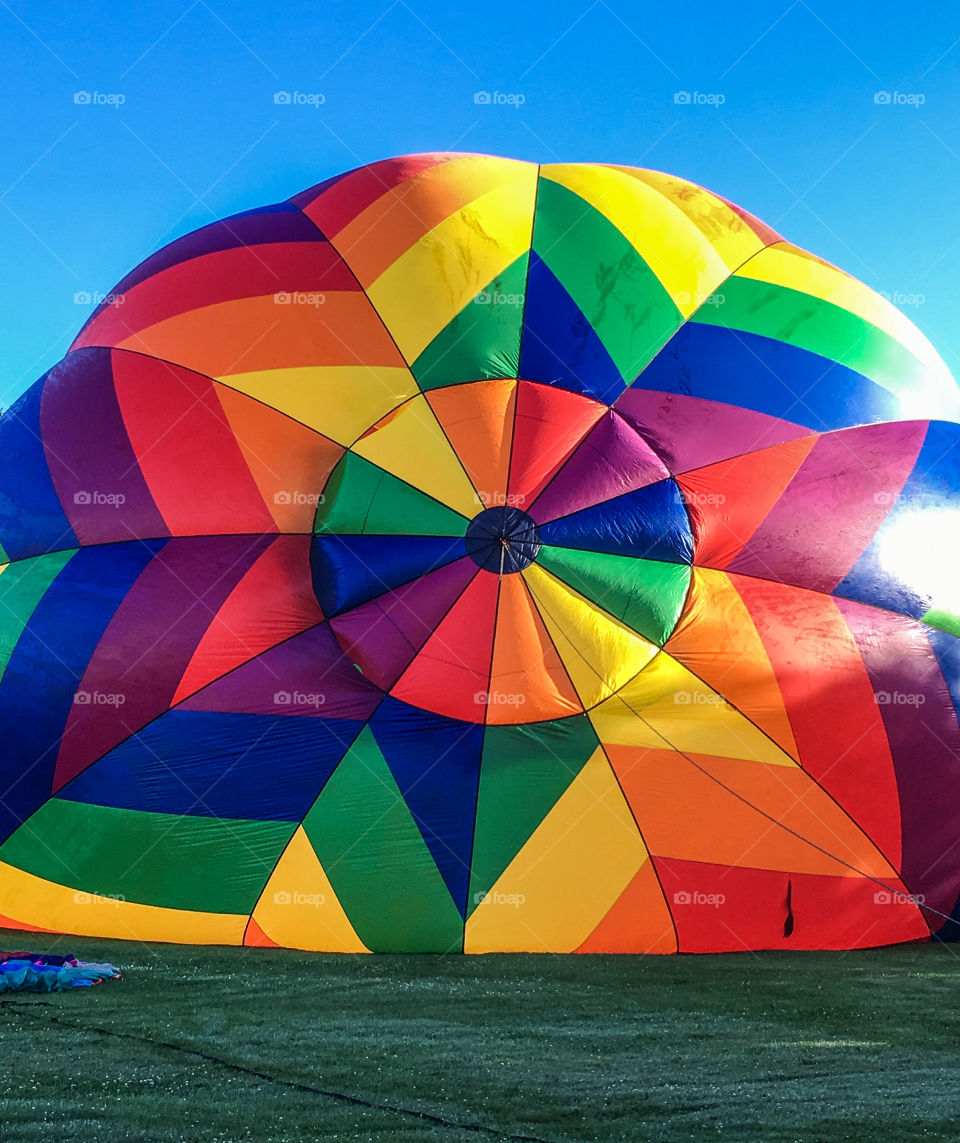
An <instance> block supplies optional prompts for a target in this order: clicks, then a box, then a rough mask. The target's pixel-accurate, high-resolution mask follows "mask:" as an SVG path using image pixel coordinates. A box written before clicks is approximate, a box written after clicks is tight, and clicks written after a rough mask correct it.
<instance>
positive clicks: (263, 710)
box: [177, 623, 383, 719]
mask: <svg viewBox="0 0 960 1143" xmlns="http://www.w3.org/2000/svg"><path fill="white" fill-rule="evenodd" d="M382 698H383V694H382V692H381V691H380V690H379V688H377V687H376V686H374V684H373V683H372V682H370V680H369V679H366V678H364V676H363V675H362V674H361V673H360V672H359V671H358V670H357V668H356V667H355V666H354V665H353V663H352V662H351V661H350V660H349V659H348V658H347V657H346V656H345V655H344V654H343V652H342V651H341V650H340V647H339V646H338V644H337V641H336V639H335V638H334V636H333V632H332V631H331V630H330V628H329V626H328V624H326V623H322V624H319V625H318V626H316V627H311V628H310V630H309V631H304V632H303V634H302V635H296V636H294V638H292V639H288V640H287V641H286V642H285V643H281V644H280V645H279V646H278V647H274V648H273V649H272V650H270V651H266V652H264V654H262V655H258V656H257V657H256V658H255V659H252V660H251V661H250V662H248V663H245V664H244V665H243V666H241V667H238V668H237V669H236V670H235V671H231V672H230V674H228V675H224V677H223V678H222V679H220V680H219V681H218V682H215V683H211V685H210V686H208V687H205V688H204V689H203V690H202V691H199V692H198V693H197V694H195V695H192V696H191V697H190V698H188V699H187V700H186V701H185V702H182V703H181V704H180V705H179V706H178V707H177V709H178V710H216V711H223V712H236V713H238V714H271V715H275V716H277V717H278V718H279V717H283V716H285V715H294V716H299V717H301V718H302V717H303V716H305V715H306V716H314V717H317V718H324V719H331V718H342V719H366V718H369V717H370V715H371V714H372V713H373V712H374V710H376V708H377V705H378V704H379V702H380V700H381V699H382Z"/></svg>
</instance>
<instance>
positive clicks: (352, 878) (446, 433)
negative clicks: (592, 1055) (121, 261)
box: [0, 154, 960, 953]
mask: <svg viewBox="0 0 960 1143" xmlns="http://www.w3.org/2000/svg"><path fill="white" fill-rule="evenodd" d="M958 420H960V400H958V393H957V389H956V386H955V384H954V382H953V380H952V379H951V377H950V375H949V373H948V371H947V369H946V368H945V366H944V365H943V363H942V362H941V360H940V359H939V357H938V356H937V354H936V353H935V352H934V350H933V349H932V348H931V346H930V344H929V343H928V342H927V341H926V339H925V338H924V337H923V336H922V334H921V333H920V332H919V331H918V330H917V329H916V327H914V326H913V325H912V324H911V323H910V322H909V321H908V320H907V319H906V318H905V317H904V316H903V315H902V314H901V313H900V312H899V311H898V310H896V309H895V308H894V307H893V306H891V305H890V304H888V303H887V302H886V301H884V300H883V299H882V298H881V297H880V296H878V295H877V294H876V293H874V292H873V291H871V290H869V289H867V288H866V287H865V286H863V285H861V284H860V283H859V282H857V281H855V280H854V279H853V278H851V277H849V276H848V275H846V274H845V273H843V272H841V271H840V270H837V269H835V268H833V267H832V266H830V265H828V264H827V263H825V262H822V261H820V260H819V259H817V258H815V257H813V256H811V255H810V254H807V253H805V252H804V251H802V250H799V249H797V248H796V247H794V246H792V245H791V244H790V243H789V242H786V241H784V240H782V239H781V238H780V237H779V236H778V235H777V234H776V233H774V232H773V231H771V230H770V229H769V228H768V227H766V226H764V225H763V224H762V223H760V222H759V221H758V220H757V219H755V218H753V217H752V216H750V215H749V214H747V213H745V212H744V211H742V210H740V209H738V208H737V207H735V206H733V205H731V204H730V203H728V202H726V201H724V200H723V199H721V198H719V197H717V196H716V195H713V194H711V193H709V192H707V191H705V190H702V189H700V188H699V187H697V186H694V185H692V184H690V183H688V182H685V181H683V180H681V179H678V178H673V177H670V176H668V175H664V174H660V173H657V172H653V171H644V170H636V169H633V168H626V167H616V166H601V165H576V164H570V165H553V166H544V167H539V168H538V167H537V166H536V165H534V164H528V163H522V162H516V161H512V160H506V159H498V158H491V157H486V156H477V155H460V154H438V155H419V156H409V157H405V158H401V159H394V160H389V161H386V162H380V163H374V164H372V165H370V166H366V167H362V168H360V169H358V170H355V171H352V172H349V173H347V174H345V175H342V176H340V177H338V178H334V179H330V180H328V181H327V182H325V183H321V184H320V185H319V186H316V187H313V188H312V189H311V190H308V191H306V192H304V193H303V194H300V195H297V196H295V197H294V198H292V199H291V200H289V201H288V202H285V203H280V204H278V205H276V206H271V207H267V208H264V209H261V210H255V211H251V212H247V213H244V214H240V215H235V216H233V217H231V218H228V219H225V220H223V221H221V222H217V223H215V224H213V225H212V226H208V227H205V228H203V229H202V230H199V231H197V232H195V233H193V234H190V235H188V236H187V237H185V238H182V239H180V240H178V241H176V242H174V243H172V244H171V245H169V246H167V247H166V248H164V249H163V250H161V251H160V252H159V253H157V254H155V255H153V256H152V257H150V258H148V259H147V261H146V262H144V263H143V264H142V265H141V266H139V267H138V268H137V269H136V270H135V271H134V272H133V273H132V274H130V275H129V276H128V277H127V278H126V279H124V280H123V281H122V282H121V283H120V284H119V285H118V286H117V287H116V289H115V290H114V291H113V292H112V294H111V295H108V297H107V299H106V300H105V302H104V303H103V304H102V305H101V306H100V307H99V308H98V310H97V311H96V312H95V313H94V314H93V316H92V317H91V319H90V321H89V322H88V323H87V325H86V326H85V327H84V329H83V331H82V332H81V334H80V335H79V337H78V338H77V340H76V341H75V343H74V344H73V346H72V347H71V349H70V352H69V353H68V354H67V356H66V357H65V358H64V359H63V361H61V362H60V363H59V364H58V365H57V366H55V367H54V368H53V369H51V370H50V372H49V373H47V374H46V376H44V377H43V378H41V379H40V380H39V381H38V382H37V383H36V384H35V385H34V386H33V387H32V388H31V389H30V390H28V392H27V393H26V394H25V395H24V396H23V397H22V398H21V399H20V400H19V401H18V402H17V404H16V405H15V406H14V407H13V408H11V409H10V410H8V412H7V413H6V414H5V415H4V417H3V419H2V421H0V455H2V460H0V466H2V481H0V483H2V488H0V543H2V546H3V552H2V556H3V559H4V560H5V561H6V564H5V566H4V567H3V569H2V575H0V602H2V604H3V606H2V609H0V666H2V667H3V672H4V673H3V676H2V681H0V741H2V743H3V753H2V763H0V766H2V778H0V785H2V787H3V791H4V792H3V796H2V799H0V841H2V845H0V915H2V923H3V924H6V925H14V926H18V927H22V928H39V929H51V930H64V931H67V932H71V933H78V934H96V935H102V936H117V937H131V938H138V939H141V940H167V941H180V942H211V943H225V944H239V943H247V944H258V945H270V944H279V945H287V946H293V947H298V948H306V949H318V950H332V951H364V950H372V951H389V950H437V951H444V950H460V949H463V950H464V951H466V952H486V951H497V950H529V951H547V950H549V951H584V952H594V951H595V952H663V953H669V952H675V951H678V950H679V951H717V950H742V949H745V948H749V949H752V948H768V947H769V948H779V947H786V948H846V947H854V946H863V945H879V944H884V943H890V942H896V941H908V940H916V939H922V938H929V937H930V936H931V934H941V935H945V936H950V935H953V934H952V921H951V920H950V918H951V916H952V915H953V913H954V910H955V907H956V903H957V898H958V894H960V813H958V811H957V810H956V809H955V806H956V805H958V804H960V762H958V759H960V728H958V722H957V707H956V703H957V702H958V701H960V658H958V654H957V637H958V635H960V618H958V616H960V590H958V588H957V587H956V579H955V574H956V566H957V537H958V535H960V531H958V529H957V527H956V523H957V520H958V518H960V498H958V492H957V490H958V488H960V447H958V446H960V427H958Z"/></svg>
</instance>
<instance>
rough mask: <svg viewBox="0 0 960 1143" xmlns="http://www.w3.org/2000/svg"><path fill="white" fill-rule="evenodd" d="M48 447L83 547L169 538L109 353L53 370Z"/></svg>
mask: <svg viewBox="0 0 960 1143" xmlns="http://www.w3.org/2000/svg"><path fill="white" fill-rule="evenodd" d="M40 427H41V432H42V435H43V447H44V452H45V454H46V457H47V464H48V466H49V468H50V475H51V477H52V479H53V483H54V487H55V488H56V490H57V495H58V496H59V498H60V502H61V504H62V505H63V510H64V512H65V513H66V516H67V519H68V520H69V521H70V523H71V525H72V527H73V530H74V531H75V532H76V534H77V538H78V539H79V540H80V543H81V544H103V543H111V542H115V541H123V540H132V539H140V540H143V539H152V538H155V537H163V536H168V535H169V534H170V532H169V529H168V528H167V526H166V524H165V523H164V520H163V517H162V516H161V515H160V511H159V509H158V508H157V506H156V503H155V502H154V499H153V497H152V496H151V495H150V490H149V488H148V487H147V483H146V481H145V480H144V478H143V474H142V473H141V471H140V465H139V464H138V462H137V457H136V454H135V453H134V451H133V447H132V445H131V444H130V440H129V438H128V436H127V431H126V428H125V426H124V423H123V416H122V414H121V412H120V406H119V404H118V403H117V394H116V390H115V388H114V384H113V371H112V369H111V359H110V350H109V349H81V350H78V351H77V352H76V353H72V354H69V355H68V356H67V357H66V358H64V360H63V361H62V362H61V363H60V364H59V365H57V366H55V367H54V368H53V369H51V370H50V373H49V375H48V378H47V383H46V385H45V386H44V390H43V397H42V399H41V402H40Z"/></svg>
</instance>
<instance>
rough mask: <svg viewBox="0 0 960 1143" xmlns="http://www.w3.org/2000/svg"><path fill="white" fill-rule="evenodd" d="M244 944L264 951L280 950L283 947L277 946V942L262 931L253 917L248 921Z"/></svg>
mask: <svg viewBox="0 0 960 1143" xmlns="http://www.w3.org/2000/svg"><path fill="white" fill-rule="evenodd" d="M243 943H244V944H245V945H249V946H253V947H255V948H263V949H278V948H280V947H281V946H280V945H278V944H277V942H276V941H272V940H270V938H269V937H268V936H267V934H266V933H265V932H264V931H263V929H261V928H260V926H259V925H258V924H257V922H256V921H255V920H254V919H253V917H251V918H250V920H249V921H247V927H246V930H245V932H244V934H243Z"/></svg>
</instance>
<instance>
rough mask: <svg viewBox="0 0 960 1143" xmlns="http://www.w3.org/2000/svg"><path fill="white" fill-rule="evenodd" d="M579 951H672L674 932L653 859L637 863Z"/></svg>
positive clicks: (674, 945)
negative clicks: (636, 867)
mask: <svg viewBox="0 0 960 1143" xmlns="http://www.w3.org/2000/svg"><path fill="white" fill-rule="evenodd" d="M576 951H577V952H578V953H675V952H676V951H677V935H676V932H675V930H674V927H673V920H672V918H671V916H670V910H669V909H668V907H667V902H666V900H665V899H664V895H663V890H662V889H661V888H660V882H659V881H658V880H657V871H656V869H655V868H654V864H653V860H652V858H649V857H648V858H647V860H646V861H645V862H644V863H643V865H641V866H640V868H639V869H638V870H637V872H636V873H635V874H634V877H633V879H632V880H631V882H630V884H629V885H628V886H627V887H626V889H624V891H623V892H622V893H621V894H620V896H619V897H618V898H617V900H616V901H615V902H614V904H613V906H612V907H611V909H610V911H609V912H608V913H607V915H606V916H605V917H604V918H603V920H602V921H601V922H600V924H599V925H597V927H596V928H595V929H594V930H593V932H592V933H591V934H590V936H589V937H587V939H586V940H585V941H584V942H583V944H582V945H581V946H580V947H579V948H578V949H577V950H576Z"/></svg>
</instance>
